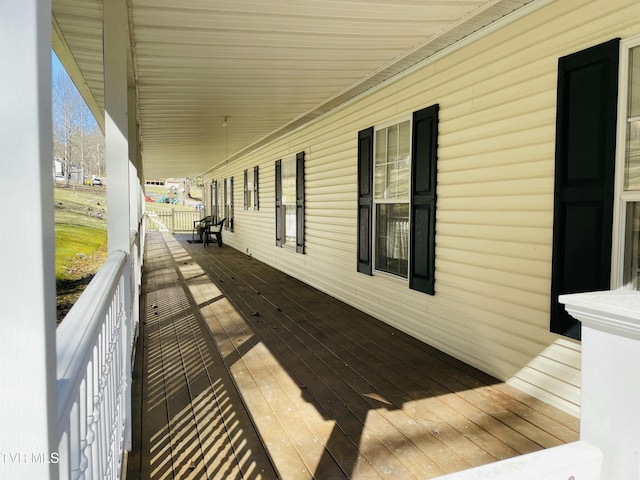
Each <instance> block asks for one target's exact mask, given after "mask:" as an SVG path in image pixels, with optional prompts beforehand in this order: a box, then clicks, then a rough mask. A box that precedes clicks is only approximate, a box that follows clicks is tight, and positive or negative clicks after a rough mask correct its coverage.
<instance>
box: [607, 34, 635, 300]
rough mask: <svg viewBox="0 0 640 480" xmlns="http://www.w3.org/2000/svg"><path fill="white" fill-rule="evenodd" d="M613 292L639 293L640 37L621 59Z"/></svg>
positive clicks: (629, 43)
mask: <svg viewBox="0 0 640 480" xmlns="http://www.w3.org/2000/svg"><path fill="white" fill-rule="evenodd" d="M619 92H620V95H619V104H618V105H619V106H618V138H617V161H616V193H617V195H616V197H617V199H618V201H617V202H616V212H615V218H616V222H615V223H614V248H613V254H612V257H613V261H612V267H613V268H612V273H611V276H612V279H611V280H612V281H611V284H612V288H625V289H631V290H640V37H634V38H632V39H629V40H626V41H623V42H622V43H621V55H620V84H619Z"/></svg>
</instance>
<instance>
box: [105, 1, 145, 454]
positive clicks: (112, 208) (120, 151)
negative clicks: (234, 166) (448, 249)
mask: <svg viewBox="0 0 640 480" xmlns="http://www.w3.org/2000/svg"><path fill="white" fill-rule="evenodd" d="M128 28H129V25H128V20H127V5H126V0H110V1H108V2H104V105H105V107H104V116H105V145H106V148H105V151H106V168H107V205H108V208H109V214H108V220H107V232H108V245H109V252H114V251H117V250H120V251H123V252H125V253H126V254H127V256H128V258H127V263H128V264H127V267H126V268H125V278H124V285H125V295H124V302H125V306H124V307H125V308H124V311H125V312H126V317H127V318H125V319H123V321H124V322H126V323H125V325H124V328H123V329H122V331H123V336H124V340H125V345H129V344H130V341H129V338H131V331H132V318H131V311H132V310H131V292H132V289H131V261H132V259H131V232H132V230H134V229H136V228H137V226H135V225H131V213H130V212H131V188H130V181H131V171H130V169H131V165H130V162H129V145H128V134H129V118H128V115H127V101H128V100H127V39H128V37H129V30H128ZM123 355H124V358H123V359H122V362H123V365H124V372H123V375H124V380H125V385H126V386H125V388H126V393H125V399H126V401H125V422H126V427H125V430H126V433H125V438H124V446H125V449H127V450H130V449H131V352H130V351H129V349H128V348H127V349H125V351H124V352H123Z"/></svg>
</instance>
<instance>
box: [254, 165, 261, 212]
mask: <svg viewBox="0 0 640 480" xmlns="http://www.w3.org/2000/svg"><path fill="white" fill-rule="evenodd" d="M253 192H254V193H253V209H254V210H259V209H260V205H259V196H258V166H257V165H256V166H255V167H253Z"/></svg>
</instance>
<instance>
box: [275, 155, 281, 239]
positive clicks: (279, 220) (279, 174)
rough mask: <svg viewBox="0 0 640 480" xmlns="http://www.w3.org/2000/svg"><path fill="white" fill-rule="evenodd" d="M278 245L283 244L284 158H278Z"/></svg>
mask: <svg viewBox="0 0 640 480" xmlns="http://www.w3.org/2000/svg"><path fill="white" fill-rule="evenodd" d="M276 246H278V247H281V246H282V160H276Z"/></svg>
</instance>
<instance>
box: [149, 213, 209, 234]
mask: <svg viewBox="0 0 640 480" xmlns="http://www.w3.org/2000/svg"><path fill="white" fill-rule="evenodd" d="M145 217H146V222H145V225H146V228H147V230H153V231H160V232H172V233H174V232H191V231H192V230H193V222H195V221H197V220H200V219H201V218H202V217H204V211H203V210H170V211H157V212H151V211H148V212H147V213H146V214H145Z"/></svg>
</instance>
